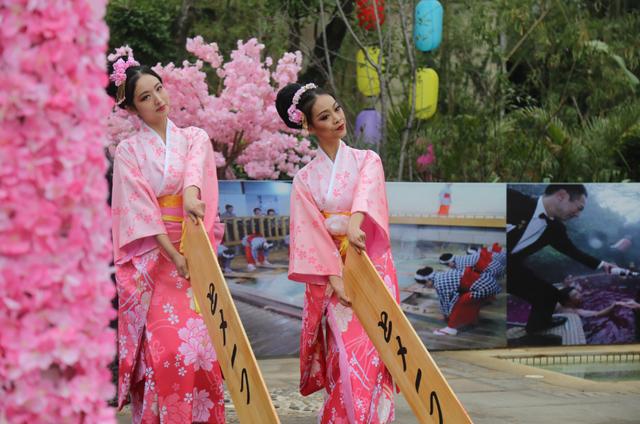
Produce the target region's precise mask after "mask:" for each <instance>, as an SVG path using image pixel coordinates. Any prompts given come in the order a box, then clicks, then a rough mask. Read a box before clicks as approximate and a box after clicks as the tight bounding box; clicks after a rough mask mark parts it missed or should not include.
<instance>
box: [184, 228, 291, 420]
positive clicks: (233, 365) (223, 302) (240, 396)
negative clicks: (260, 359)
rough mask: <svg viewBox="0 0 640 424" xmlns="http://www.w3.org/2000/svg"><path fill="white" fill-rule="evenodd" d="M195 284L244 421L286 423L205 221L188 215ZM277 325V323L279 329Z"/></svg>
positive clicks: (187, 239) (187, 251)
mask: <svg viewBox="0 0 640 424" xmlns="http://www.w3.org/2000/svg"><path fill="white" fill-rule="evenodd" d="M185 225H186V234H185V238H184V252H185V257H186V259H187V264H188V266H189V274H190V276H191V277H190V281H191V287H192V289H193V293H194V296H195V297H196V300H197V301H198V304H199V305H200V307H201V311H202V317H203V319H204V322H205V324H206V326H207V330H208V331H209V337H211V342H212V344H213V347H214V348H215V350H216V356H217V357H218V361H219V362H220V368H221V370H222V374H223V376H224V379H225V382H226V384H227V389H228V390H229V392H230V393H231V399H232V400H233V405H234V406H235V410H236V414H237V415H238V418H239V420H240V422H241V423H243V424H254V423H267V424H272V423H276V424H277V423H280V420H279V419H278V416H277V415H276V410H275V408H274V406H273V403H272V402H271V396H269V392H268V391H267V386H266V385H265V383H264V380H263V378H262V374H261V373H260V369H259V368H258V363H257V361H256V358H255V356H254V354H253V350H251V345H250V344H249V339H248V338H247V334H246V333H245V331H244V327H243V326H242V322H241V321H240V316H239V315H238V311H237V310H236V306H235V304H234V303H233V299H232V298H231V293H230V292H229V288H228V287H227V283H226V282H225V280H224V277H223V275H222V270H221V269H220V265H219V264H218V259H217V257H216V255H215V254H214V252H213V248H212V246H211V242H210V241H209V237H208V236H207V233H206V232H205V230H204V226H203V225H202V221H199V224H198V225H195V224H194V223H193V222H192V221H191V220H190V219H186V220H185ZM274 330H276V329H274Z"/></svg>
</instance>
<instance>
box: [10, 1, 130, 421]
mask: <svg viewBox="0 0 640 424" xmlns="http://www.w3.org/2000/svg"><path fill="white" fill-rule="evenodd" d="M106 6H107V0H56V1H44V0H35V1H9V2H3V6H2V7H0V22H2V29H1V30H0V45H1V46H2V48H1V49H0V67H1V68H2V78H0V92H2V96H0V111H2V112H0V114H1V115H2V126H0V140H1V141H0V158H2V159H0V160H1V162H2V165H1V166H0V382H1V383H0V395H1V400H0V422H3V423H4V422H7V423H79V422H87V423H113V422H115V419H116V417H115V410H114V408H111V407H109V406H108V405H107V401H108V400H109V399H111V398H112V397H113V396H114V394H115V393H114V392H115V390H114V389H115V388H114V387H113V385H112V384H111V372H110V370H109V368H108V367H109V364H110V363H111V362H112V361H113V358H114V355H115V331H114V330H113V329H111V328H109V321H110V320H112V319H113V318H115V311H114V309H113V307H112V305H111V299H113V297H114V296H115V286H114V284H113V282H112V281H111V278H110V274H111V271H110V269H109V262H110V260H111V258H112V248H111V228H110V227H111V224H110V215H109V208H108V205H107V194H108V188H107V182H106V179H105V177H104V176H105V174H106V171H107V165H108V162H107V160H106V158H105V156H104V149H105V147H106V145H107V138H108V137H107V131H106V130H107V128H106V126H105V117H106V116H108V114H109V112H110V110H111V106H112V104H113V102H112V101H111V100H110V98H109V97H108V96H107V94H106V92H105V90H104V87H105V86H106V85H107V83H108V76H107V75H106V73H105V71H104V70H105V69H106V61H105V55H106V53H107V41H108V37H109V30H108V28H107V25H106V24H105V22H104V16H105V12H106ZM121 53H122V52H121ZM69 58H72V59H71V60H70V59H69Z"/></svg>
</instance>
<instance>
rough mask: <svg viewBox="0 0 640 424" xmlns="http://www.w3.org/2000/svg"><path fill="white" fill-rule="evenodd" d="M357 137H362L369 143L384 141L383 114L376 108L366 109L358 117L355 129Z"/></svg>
mask: <svg viewBox="0 0 640 424" xmlns="http://www.w3.org/2000/svg"><path fill="white" fill-rule="evenodd" d="M354 135H355V136H356V139H360V138H362V140H363V141H364V142H365V143H367V144H379V143H380V142H381V141H382V115H380V112H378V111H377V110H375V109H365V110H363V111H362V112H360V113H359V114H358V116H357V117H356V127H355V131H354Z"/></svg>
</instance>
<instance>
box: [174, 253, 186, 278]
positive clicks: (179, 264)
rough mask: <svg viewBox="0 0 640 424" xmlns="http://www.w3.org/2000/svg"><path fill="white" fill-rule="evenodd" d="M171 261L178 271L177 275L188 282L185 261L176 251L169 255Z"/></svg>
mask: <svg viewBox="0 0 640 424" xmlns="http://www.w3.org/2000/svg"><path fill="white" fill-rule="evenodd" d="M171 261H172V262H173V263H174V265H175V266H176V269H177V270H178V275H180V277H182V278H184V279H186V280H188V279H189V268H188V267H187V260H186V259H185V258H184V256H182V255H181V254H180V253H178V252H177V251H176V252H175V253H174V254H172V255H171Z"/></svg>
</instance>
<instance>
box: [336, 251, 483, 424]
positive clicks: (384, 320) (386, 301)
mask: <svg viewBox="0 0 640 424" xmlns="http://www.w3.org/2000/svg"><path fill="white" fill-rule="evenodd" d="M343 276H344V285H345V290H346V294H347V296H348V297H349V298H350V300H351V307H352V308H353V310H354V312H355V313H356V316H357V317H358V319H359V320H360V323H361V324H362V326H363V327H364V329H365V331H366V332H367V334H368V335H369V338H370V339H371V341H372V342H373V345H374V346H375V347H376V349H377V350H378V354H380V358H381V359H382V361H383V362H384V364H385V365H386V366H387V369H388V370H389V372H390V373H391V375H392V376H393V378H394V381H395V383H396V384H397V385H398V387H399V388H400V392H401V393H402V394H403V395H404V397H405V398H406V399H407V402H408V403H409V406H410V407H411V409H412V410H413V413H414V414H415V415H416V417H418V419H419V420H420V422H421V423H436V424H465V423H472V421H471V418H470V417H469V415H468V414H467V412H466V411H465V409H464V407H463V406H462V404H461V403H460V401H459V400H458V398H457V397H456V395H455V394H454V393H453V390H451V387H449V384H448V383H447V380H445V378H444V376H443V375H442V373H441V372H440V369H439V368H438V366H437V365H436V363H435V362H434V361H433V358H431V355H429V352H428V351H427V349H426V348H425V347H424V344H423V343H422V341H421V340H420V338H419V337H418V335H417V334H416V332H415V330H414V329H413V327H412V326H411V323H410V322H409V320H408V319H407V317H406V316H405V315H404V313H403V312H402V309H400V306H398V304H397V303H396V301H395V299H394V298H393V296H392V295H391V293H389V291H388V289H387V287H386V286H385V284H384V282H383V281H382V279H381V278H380V275H379V274H378V272H377V271H376V269H375V267H374V266H373V264H372V263H371V260H370V259H369V257H368V256H367V254H366V253H365V252H362V254H359V253H358V252H357V251H356V250H355V249H354V248H353V247H352V246H349V249H348V251H347V259H346V262H345V268H344V271H343Z"/></svg>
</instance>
